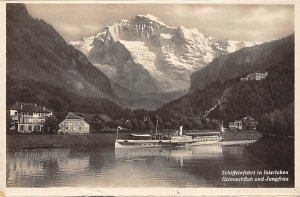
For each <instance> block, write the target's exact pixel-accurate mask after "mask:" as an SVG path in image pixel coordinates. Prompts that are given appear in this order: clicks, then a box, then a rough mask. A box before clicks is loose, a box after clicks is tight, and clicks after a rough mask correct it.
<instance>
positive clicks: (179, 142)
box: [115, 124, 222, 148]
mask: <svg viewBox="0 0 300 197" xmlns="http://www.w3.org/2000/svg"><path fill="white" fill-rule="evenodd" d="M182 128H183V127H182V124H180V127H179V131H177V132H176V134H175V135H172V136H170V137H168V138H166V137H165V138H161V137H159V136H158V135H157V126H156V134H155V136H152V135H150V134H128V135H127V136H126V137H125V138H118V129H117V137H116V141H115V148H153V147H168V146H187V145H191V146H197V145H202V144H212V143H216V142H219V141H221V140H222V136H221V135H220V133H219V132H218V133H210V134H205V135H183V134H182Z"/></svg>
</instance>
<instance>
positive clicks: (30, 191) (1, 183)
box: [0, 0, 300, 196]
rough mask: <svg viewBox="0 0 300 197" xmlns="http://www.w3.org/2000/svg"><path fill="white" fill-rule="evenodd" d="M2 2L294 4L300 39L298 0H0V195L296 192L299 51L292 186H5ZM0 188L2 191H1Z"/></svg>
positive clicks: (4, 76)
mask: <svg viewBox="0 0 300 197" xmlns="http://www.w3.org/2000/svg"><path fill="white" fill-rule="evenodd" d="M6 3H49V4H52V3H53V4H57V3H64V4H71V3H72V4H89V3H97V4H272V5H273V4H279V5H280V4H294V5H295V12H294V14H295V16H294V18H295V48H296V51H295V54H297V53H298V52H299V51H300V47H299V44H300V42H299V41H300V39H299V36H298V32H299V19H300V0H287V1H284V0H264V1H257V0H255V1H249V0H242V1H237V0H227V1H224V0H214V1H207V0H206V1H197V0H188V1H173V0H170V1H158V0H156V1H138V0H136V1H113V0H111V1H110V0H106V1H79V0H78V1H55V0H54V1H7V2H0V27H2V28H1V29H0V30H1V32H0V51H1V53H0V62H1V67H0V73H1V77H0V86H1V94H0V95H1V96H0V110H1V112H2V113H1V115H0V125H2V126H1V136H0V140H1V141H0V143H1V145H0V146H1V148H0V158H1V164H0V175H2V176H1V180H0V196H3V195H4V193H5V195H7V196H50V195H51V196H82V195H89V196H92V195H110V196H113V195H118V196H149V195H151V196H199V195H213V196H216V195H218V196H220V194H221V195H222V196H224V195H247V196H250V195H251V196H254V195H256V196H257V195H269V196H270V195H271V196H274V195H288V196H296V195H297V196H298V195H299V196H300V187H299V173H300V170H299V150H300V149H299V144H298V142H299V139H298V138H299V135H298V134H297V132H298V128H299V126H297V123H298V121H297V120H299V114H300V108H299V102H297V101H300V98H299V94H298V93H299V90H298V89H299V88H297V84H300V78H299V77H300V76H299V71H298V70H299V69H298V67H297V65H298V64H299V62H300V58H299V55H298V56H297V55H296V60H295V88H296V89H295V95H296V98H295V126H296V127H295V144H296V147H295V154H296V155H295V167H296V170H295V188H87V187H52V188H5V185H6V170H5V169H6V159H5V158H6V140H5V139H6V132H5V131H6V130H5V125H6V120H5V111H6V66H5V65H6V55H5V54H6V53H5V51H6V38H5V36H6V30H5V26H6V25H5V24H6V22H5V21H6V18H5V16H6ZM1 190H3V191H4V193H1Z"/></svg>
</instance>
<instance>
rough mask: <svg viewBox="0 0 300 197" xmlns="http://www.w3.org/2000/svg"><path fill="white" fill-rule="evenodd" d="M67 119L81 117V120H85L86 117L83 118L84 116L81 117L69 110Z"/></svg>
mask: <svg viewBox="0 0 300 197" xmlns="http://www.w3.org/2000/svg"><path fill="white" fill-rule="evenodd" d="M65 119H68V120H70V119H75V120H77V119H81V120H83V119H84V118H82V117H80V116H78V115H76V114H74V113H72V112H69V113H68V115H67V117H66V118H65Z"/></svg>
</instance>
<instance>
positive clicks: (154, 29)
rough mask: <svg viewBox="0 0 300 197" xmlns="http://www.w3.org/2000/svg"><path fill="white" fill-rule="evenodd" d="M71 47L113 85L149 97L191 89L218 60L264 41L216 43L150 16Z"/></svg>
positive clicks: (195, 32) (115, 26) (120, 23)
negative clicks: (197, 75)
mask: <svg viewBox="0 0 300 197" xmlns="http://www.w3.org/2000/svg"><path fill="white" fill-rule="evenodd" d="M70 44H71V45H73V46H74V47H76V48H77V49H79V50H80V51H82V52H83V53H84V54H85V55H86V56H87V57H88V59H89V60H90V61H91V62H92V63H93V64H94V65H95V66H96V67H97V68H98V69H100V70H101V71H103V72H104V73H105V74H106V75H107V76H108V77H109V78H110V79H111V80H112V81H114V82H117V83H119V84H120V85H122V86H124V87H126V88H129V89H132V90H135V91H137V92H140V93H149V92H169V91H176V90H183V89H188V88H189V87H190V75H191V73H193V72H195V71H197V70H200V69H202V68H203V67H205V66H206V65H207V64H208V63H209V62H211V61H212V60H213V58H215V57H217V56H219V55H222V54H227V53H232V52H234V51H236V50H239V49H240V48H242V47H249V46H253V45H256V44H259V43H258V42H244V41H232V40H228V41H217V40H216V39H215V38H214V37H211V36H205V35H203V34H202V33H201V32H199V31H198V29H187V28H185V27H183V26H180V27H170V26H168V25H166V24H165V23H164V22H162V21H161V20H160V19H158V18H157V17H155V16H152V15H150V14H147V15H137V16H136V17H134V18H133V19H131V20H121V21H120V22H119V23H115V24H113V25H111V26H107V27H105V28H104V29H103V30H102V31H101V32H99V33H97V34H96V35H94V36H91V37H88V38H82V39H81V40H79V41H71V42H70Z"/></svg>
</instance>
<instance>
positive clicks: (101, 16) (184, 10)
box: [26, 4, 294, 41]
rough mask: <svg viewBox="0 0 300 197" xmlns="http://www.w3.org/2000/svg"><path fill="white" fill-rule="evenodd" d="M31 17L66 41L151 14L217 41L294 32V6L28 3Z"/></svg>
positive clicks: (278, 35) (249, 39)
mask: <svg viewBox="0 0 300 197" xmlns="http://www.w3.org/2000/svg"><path fill="white" fill-rule="evenodd" d="M26 6H27V8H28V10H29V12H30V14H32V15H33V16H35V17H39V18H43V19H44V20H46V21H47V22H49V23H50V24H52V25H53V26H54V27H55V28H56V29H57V30H58V32H59V33H61V34H62V36H63V37H64V38H65V39H66V40H78V39H80V38H81V37H82V36H90V35H94V34H95V33H97V32H99V31H100V30H101V29H102V28H103V27H105V26H106V25H112V24H113V23H116V22H118V21H120V19H131V18H133V17H134V16H135V15H137V14H146V13H150V14H152V15H155V16H157V17H158V18H160V19H161V20H162V21H164V22H165V23H166V24H168V25H170V26H174V27H178V26H185V27H187V28H197V29H198V30H199V31H200V32H202V33H204V34H205V35H209V36H214V37H216V38H217V39H234V40H248V41H251V40H257V41H269V40H274V39H276V38H279V37H283V36H286V35H288V34H291V33H293V32H294V10H293V6H292V5H222V4H211V5H209V4H160V5H157V4H27V5H26Z"/></svg>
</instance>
